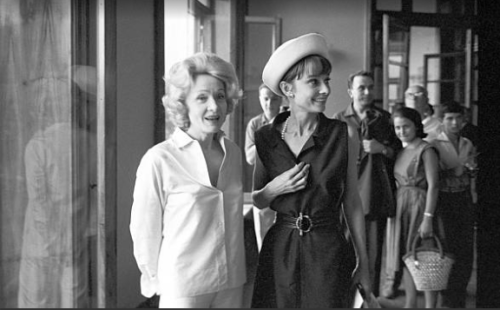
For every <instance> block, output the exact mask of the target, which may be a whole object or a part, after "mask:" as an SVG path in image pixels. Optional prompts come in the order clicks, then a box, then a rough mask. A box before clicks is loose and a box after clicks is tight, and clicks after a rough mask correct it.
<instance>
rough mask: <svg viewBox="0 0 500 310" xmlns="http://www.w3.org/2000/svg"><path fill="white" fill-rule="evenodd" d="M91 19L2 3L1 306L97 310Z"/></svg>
mask: <svg viewBox="0 0 500 310" xmlns="http://www.w3.org/2000/svg"><path fill="white" fill-rule="evenodd" d="M76 3H78V4H76ZM74 5H78V10H76V9H75V7H74ZM95 11H96V4H95V1H85V2H77V1H57V0H38V1H25V0H10V1H0V41H1V42H2V44H1V47H2V48H1V49H0V63H1V64H2V70H1V71H0V97H1V99H0V105H1V108H0V109H1V111H2V113H0V126H1V128H0V143H1V146H0V150H1V151H0V152H1V155H0V182H1V186H0V197H1V204H0V221H1V224H0V229H1V233H0V236H1V248H0V300H1V306H2V307H5V308H16V307H28V308H41V307H46V308H65V307H70V308H72V307H82V308H87V307H95V306H96V302H95V297H96V296H95V292H96V289H95V286H96V283H95V279H97V277H96V273H95V270H94V268H93V267H92V266H95V260H96V258H95V257H96V256H95V248H96V222H97V221H96V216H97V215H96V214H97V213H96V193H95V190H96V189H95V187H96V186H95V184H96V156H97V153H96V144H95V140H96V139H95V137H96V136H95V132H96V92H97V84H96V81H97V74H96V56H95V55H96V53H95V43H93V42H95V40H90V39H89V38H90V37H93V38H95V33H96V30H95V27H92V26H91V25H95V16H96V13H95ZM76 12H78V13H76ZM93 19H94V20H93ZM77 30H78V31H77ZM92 279H94V282H92Z"/></svg>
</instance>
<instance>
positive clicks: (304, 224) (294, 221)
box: [275, 212, 335, 236]
mask: <svg viewBox="0 0 500 310" xmlns="http://www.w3.org/2000/svg"><path fill="white" fill-rule="evenodd" d="M334 223H335V219H334V218H333V217H332V216H324V217H315V218H314V219H313V218H311V217H309V216H308V215H303V214H302V212H300V213H299V217H293V216H290V215H286V214H283V213H278V214H277V216H276V223H275V225H278V226H282V227H287V228H292V229H297V230H298V231H299V234H300V235H301V236H302V235H303V234H304V233H308V232H310V231H311V230H312V229H313V227H321V226H327V225H333V224H334Z"/></svg>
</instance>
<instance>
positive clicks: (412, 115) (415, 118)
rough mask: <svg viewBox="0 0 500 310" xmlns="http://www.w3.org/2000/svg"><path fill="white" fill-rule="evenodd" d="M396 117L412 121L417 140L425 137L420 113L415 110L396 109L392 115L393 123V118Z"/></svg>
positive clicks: (406, 108)
mask: <svg viewBox="0 0 500 310" xmlns="http://www.w3.org/2000/svg"><path fill="white" fill-rule="evenodd" d="M396 117H404V118H407V119H409V120H410V121H412V122H413V124H415V128H416V131H417V132H416V136H417V137H419V138H425V137H427V134H426V133H425V132H424V125H423V124H422V118H421V117H420V113H419V112H418V111H417V110H415V109H412V108H408V107H400V108H399V109H396V110H395V111H394V112H393V113H392V121H393V122H394V118H396Z"/></svg>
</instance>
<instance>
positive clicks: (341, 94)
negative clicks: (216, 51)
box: [248, 0, 369, 116]
mask: <svg viewBox="0 0 500 310" xmlns="http://www.w3.org/2000/svg"><path fill="white" fill-rule="evenodd" d="M248 2H249V4H248V5H249V10H248V12H249V15H255V16H275V15H279V16H280V17H281V18H282V22H283V24H282V41H283V42H285V41H287V40H290V39H292V38H294V37H297V36H299V35H302V34H306V33H309V32H318V33H321V34H323V35H324V36H325V37H326V40H327V42H328V45H329V49H330V58H331V60H332V64H333V71H332V74H331V76H330V77H331V83H330V85H331V87H332V92H331V95H330V98H329V101H328V105H327V108H326V110H325V115H326V116H331V115H332V114H333V113H335V112H337V111H339V110H343V109H344V108H345V107H347V105H348V104H349V103H350V98H349V96H348V94H347V77H348V76H349V74H351V73H353V72H355V71H357V70H360V69H365V68H366V67H368V64H367V63H365V59H366V55H365V53H366V52H367V51H366V50H367V47H366V35H365V32H366V31H365V30H366V27H367V25H366V23H367V19H366V17H367V10H368V9H369V7H368V2H369V1H368V0H350V1H345V0H307V1H304V0H287V1H283V0H250V1H248ZM285 3H286V5H284V4H285ZM265 57H267V56H265Z"/></svg>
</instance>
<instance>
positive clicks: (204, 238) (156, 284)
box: [130, 53, 246, 308]
mask: <svg viewBox="0 0 500 310" xmlns="http://www.w3.org/2000/svg"><path fill="white" fill-rule="evenodd" d="M238 87H239V86H238V80H237V78H236V74H235V72H234V68H233V66H232V65H231V64H229V63H228V62H226V61H224V60H222V59H221V58H219V57H218V56H216V55H214V54H207V53H198V54H195V55H194V56H192V57H189V58H187V59H185V60H183V61H181V62H179V63H177V64H175V65H174V66H173V67H172V69H171V70H170V72H169V75H168V77H167V78H166V95H165V97H164V99H163V100H164V105H165V110H166V113H167V115H168V116H169V117H170V119H171V120H172V121H173V122H174V123H175V124H176V126H177V127H176V129H175V131H174V133H173V134H172V136H171V137H170V138H169V139H167V140H166V141H164V142H161V143H159V144H157V145H156V146H154V147H152V148H151V149H149V150H148V151H147V152H146V154H145V155H144V157H143V158H142V160H141V163H140V165H139V168H138V169H137V179H136V183H135V189H134V203H133V205H132V214H131V221H130V231H131V234H132V239H133V244H134V255H135V258H136V261H137V264H138V267H139V269H140V270H141V273H142V275H141V291H142V294H143V295H144V296H146V297H151V296H152V295H154V294H157V295H159V296H160V301H159V306H160V308H211V307H213V308H219V307H220V308H227V307H229V308H238V307H241V306H242V294H243V284H244V283H245V281H246V270H245V249H244V242H243V187H242V177H241V173H242V172H241V171H242V161H241V158H242V154H241V151H240V149H239V148H238V146H236V144H234V143H233V142H231V141H230V140H228V139H227V138H226V137H225V135H224V133H223V132H222V131H221V127H222V125H223V124H224V122H225V120H226V116H227V115H228V114H229V113H231V112H232V110H233V107H234V104H235V102H236V101H237V100H238V99H239V97H240V91H239V88H238Z"/></svg>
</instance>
